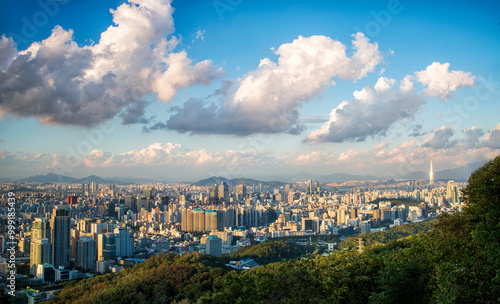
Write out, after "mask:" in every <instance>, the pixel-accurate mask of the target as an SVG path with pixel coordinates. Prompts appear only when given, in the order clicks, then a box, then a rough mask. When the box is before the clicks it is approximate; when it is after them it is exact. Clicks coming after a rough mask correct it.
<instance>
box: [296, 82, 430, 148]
mask: <svg viewBox="0 0 500 304" xmlns="http://www.w3.org/2000/svg"><path fill="white" fill-rule="evenodd" d="M394 86H395V80H394V79H388V78H385V77H380V78H379V79H378V81H377V83H376V84H375V86H374V87H370V86H366V87H364V88H363V89H362V90H361V91H355V92H354V94H353V95H354V98H353V99H351V100H349V101H343V102H342V103H341V104H340V105H339V106H337V108H335V109H333V110H332V111H331V113H330V118H329V120H328V121H327V122H326V123H325V124H323V125H322V126H321V128H320V129H318V130H315V131H313V132H311V134H310V135H309V136H308V137H307V139H306V141H315V142H343V141H352V140H356V141H363V140H365V138H366V137H367V136H374V135H383V134H385V133H386V132H387V130H388V129H389V127H390V126H391V125H392V124H393V123H394V122H396V121H398V120H401V119H404V118H409V117H412V116H413V114H414V113H416V112H417V111H418V110H420V108H421V107H422V106H423V105H424V104H425V100H424V99H423V98H422V97H421V96H418V95H416V94H415V88H414V87H413V82H412V81H411V80H410V77H405V78H404V79H403V81H401V83H400V85H399V87H397V88H396V89H395V90H394Z"/></svg>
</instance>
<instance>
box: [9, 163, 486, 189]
mask: <svg viewBox="0 0 500 304" xmlns="http://www.w3.org/2000/svg"><path fill="white" fill-rule="evenodd" d="M485 163H486V161H479V162H474V163H470V164H467V165H465V166H462V167H458V168H454V169H447V170H441V171H437V172H434V179H435V180H449V179H453V180H457V181H465V180H467V179H468V178H469V176H470V174H471V173H472V172H474V171H475V170H476V169H478V168H479V167H481V166H483V165H484V164H485ZM388 178H396V179H409V180H419V179H428V178H429V173H428V172H422V171H415V172H409V173H407V174H405V175H402V176H393V177H387V176H385V177H382V176H379V177H377V176H373V175H354V174H347V173H334V174H328V175H314V174H311V173H307V172H299V173H297V174H289V175H270V176H263V177H257V178H254V179H252V178H233V179H227V178H224V177H215V176H212V177H210V178H206V179H202V180H200V181H198V182H195V183H192V185H194V186H213V185H214V184H220V183H221V182H222V181H225V182H226V183H227V184H228V185H230V186H231V187H234V186H236V185H240V184H245V185H247V186H251V185H259V184H260V183H262V185H263V186H269V187H281V186H283V185H285V184H286V183H293V182H298V181H306V180H309V179H312V180H314V181H318V182H320V183H343V182H348V181H367V180H378V179H388ZM0 181H11V180H10V179H7V178H4V179H1V180H0ZM18 181H19V182H25V183H30V182H31V183H68V184H82V183H86V184H88V183H92V182H95V183H97V184H122V185H123V184H149V183H153V182H155V181H156V182H161V181H162V180H161V179H149V178H140V177H120V176H114V177H109V178H102V177H99V176H96V175H91V176H87V177H83V178H74V177H69V176H64V175H59V174H54V173H49V174H46V175H35V176H30V177H27V178H23V179H20V180H18Z"/></svg>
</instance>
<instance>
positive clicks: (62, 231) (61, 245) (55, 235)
mask: <svg viewBox="0 0 500 304" xmlns="http://www.w3.org/2000/svg"><path fill="white" fill-rule="evenodd" d="M70 222H71V220H70V217H69V210H68V207H67V206H63V205H58V206H55V207H54V209H53V210H52V217H51V219H50V228H51V236H52V238H51V241H52V265H53V266H54V267H56V268H58V267H59V266H63V267H69V260H70V255H71V250H70V242H71V239H70V236H71V231H70Z"/></svg>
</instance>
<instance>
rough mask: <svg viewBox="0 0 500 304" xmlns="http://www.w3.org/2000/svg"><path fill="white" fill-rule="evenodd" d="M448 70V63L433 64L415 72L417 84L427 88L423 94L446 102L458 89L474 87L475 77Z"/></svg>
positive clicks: (468, 73)
mask: <svg viewBox="0 0 500 304" xmlns="http://www.w3.org/2000/svg"><path fill="white" fill-rule="evenodd" d="M449 68H450V64H449V63H443V64H441V63H439V62H433V63H432V64H431V65H429V66H428V67H427V68H426V69H425V70H422V71H418V72H415V75H416V78H417V80H418V82H420V83H422V84H424V85H426V86H427V88H426V89H424V93H426V94H427V95H429V96H432V97H439V98H441V99H442V100H448V99H449V98H450V97H451V92H453V91H456V90H457V89H458V88H460V87H471V86H473V85H474V79H475V76H472V75H471V73H470V72H464V71H449Z"/></svg>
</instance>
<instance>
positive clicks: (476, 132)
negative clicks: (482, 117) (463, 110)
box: [463, 126, 484, 148]
mask: <svg viewBox="0 0 500 304" xmlns="http://www.w3.org/2000/svg"><path fill="white" fill-rule="evenodd" d="M463 133H464V135H465V140H464V142H465V144H466V145H467V147H470V148H473V147H475V146H476V145H477V143H478V141H479V138H481V137H482V136H483V135H484V131H483V129H482V128H481V127H478V126H472V127H471V128H470V129H465V130H463Z"/></svg>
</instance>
